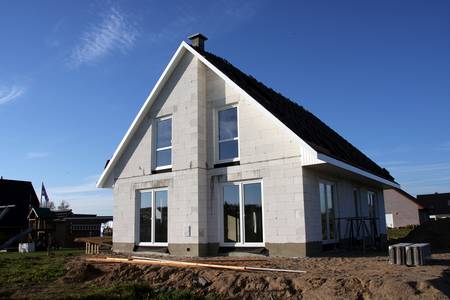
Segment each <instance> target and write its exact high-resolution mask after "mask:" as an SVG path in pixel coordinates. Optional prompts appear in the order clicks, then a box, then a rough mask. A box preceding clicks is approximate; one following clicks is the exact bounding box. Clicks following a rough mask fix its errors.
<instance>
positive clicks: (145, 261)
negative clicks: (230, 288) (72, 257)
mask: <svg viewBox="0 0 450 300" xmlns="http://www.w3.org/2000/svg"><path fill="white" fill-rule="evenodd" d="M86 261H90V262H95V263H128V264H142V265H160V266H171V267H180V268H189V267H191V268H212V269H226V270H234V271H265V272H284V273H306V271H302V270H288V269H275V268H262V267H249V266H230V265H218V264H205V263H198V262H187V261H176V260H166V259H157V258H147V257H133V258H116V257H105V258H86Z"/></svg>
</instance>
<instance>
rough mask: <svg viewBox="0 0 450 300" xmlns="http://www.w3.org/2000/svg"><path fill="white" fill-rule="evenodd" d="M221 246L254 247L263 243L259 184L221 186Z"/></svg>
mask: <svg viewBox="0 0 450 300" xmlns="http://www.w3.org/2000/svg"><path fill="white" fill-rule="evenodd" d="M222 196H223V220H222V224H223V227H222V228H223V244H224V245H227V246H256V245H258V244H262V243H263V215H262V214H263V210H262V193H261V183H260V182H248V183H230V184H226V185H224V186H223V194H222Z"/></svg>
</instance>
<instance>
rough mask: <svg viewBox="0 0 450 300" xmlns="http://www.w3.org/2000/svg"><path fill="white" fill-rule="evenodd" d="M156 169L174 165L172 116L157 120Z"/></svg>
mask: <svg viewBox="0 0 450 300" xmlns="http://www.w3.org/2000/svg"><path fill="white" fill-rule="evenodd" d="M155 133H156V135H155V169H156V170H160V169H168V168H171V167H172V117H164V118H159V119H157V120H156V130H155Z"/></svg>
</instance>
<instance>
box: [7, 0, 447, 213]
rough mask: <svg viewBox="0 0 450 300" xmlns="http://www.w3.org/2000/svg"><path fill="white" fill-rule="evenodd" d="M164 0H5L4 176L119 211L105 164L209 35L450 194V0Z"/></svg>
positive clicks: (358, 140)
mask: <svg viewBox="0 0 450 300" xmlns="http://www.w3.org/2000/svg"><path fill="white" fill-rule="evenodd" d="M161 2H162V1H128V2H125V1H1V2H0V37H1V40H2V47H1V48H0V137H1V141H0V175H2V176H3V177H5V178H12V179H22V180H31V181H32V182H33V184H34V186H35V188H36V190H37V192H38V194H39V193H40V183H41V181H42V180H44V182H45V184H46V187H47V191H48V193H49V195H50V198H51V200H53V201H54V202H56V203H59V202H60V201H61V200H68V201H69V202H70V204H71V206H72V207H73V208H74V209H75V210H76V211H78V212H96V213H100V214H111V213H112V206H113V202H112V195H111V191H109V190H97V189H96V188H95V182H96V180H97V179H98V176H99V175H100V173H101V171H102V169H103V167H104V164H105V161H106V159H108V158H109V157H110V156H111V155H112V153H113V152H114V150H115V148H116V146H117V145H118V143H119V142H120V140H121V138H122V136H123V135H124V133H125V132H126V130H127V129H128V127H129V125H130V124H131V122H132V120H133V118H134V117H135V115H136V113H137V112H138V110H139V108H140V106H141V105H142V104H143V102H144V101H145V99H146V97H147V96H148V93H149V92H150V90H151V89H152V87H153V85H154V84H155V82H156V81H157V79H158V77H159V76H160V74H161V72H162V71H163V69H164V67H165V65H166V64H167V63H168V61H169V59H170V57H171V56H172V55H173V53H174V51H175V50H176V48H177V47H178V45H179V43H180V42H181V41H182V40H183V39H186V37H187V36H188V35H190V34H192V33H195V32H202V33H204V34H205V35H206V36H208V37H209V40H208V41H207V44H206V47H207V49H208V50H210V51H211V52H213V53H215V54H218V55H220V56H223V57H225V58H227V59H228V60H230V61H231V62H232V63H233V64H235V65H236V66H238V67H239V68H241V69H242V70H243V71H245V72H247V73H250V74H252V75H253V76H254V77H256V78H258V79H259V80H260V81H262V82H264V83H266V84H267V85H269V86H271V87H273V88H274V89H275V90H278V91H280V92H281V93H283V94H284V95H286V96H288V97H289V98H291V99H293V100H295V101H297V102H298V103H300V104H301V105H303V106H305V107H306V108H307V109H309V110H310V111H312V112H313V113H314V114H316V115H317V116H318V117H320V118H321V119H322V120H323V121H325V122H326V123H327V124H328V125H330V126H331V127H332V128H334V129H335V130H336V131H337V132H339V133H340V134H341V135H343V136H344V137H345V138H347V139H348V140H349V141H350V142H352V143H353V144H354V145H355V146H357V147H358V148H359V149H361V150H362V151H363V152H365V153H366V154H367V155H368V156H370V157H371V158H372V159H374V160H375V161H376V162H377V163H379V164H380V165H382V166H383V167H386V168H387V169H388V170H389V171H390V172H391V173H392V174H393V176H394V177H395V178H396V179H397V181H398V182H400V184H402V186H403V187H404V189H405V190H406V191H408V192H410V193H412V194H414V195H415V194H420V193H431V192H435V191H436V192H445V191H447V192H450V117H449V113H450V1H292V2H288V1H286V2H280V1H273V2H269V1H254V0H249V1H225V0H223V1H164V3H161Z"/></svg>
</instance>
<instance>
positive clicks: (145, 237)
mask: <svg viewBox="0 0 450 300" xmlns="http://www.w3.org/2000/svg"><path fill="white" fill-rule="evenodd" d="M139 198H140V207H141V208H140V210H139V215H140V216H139V221H140V222H139V232H140V242H142V243H151V241H152V215H153V212H152V203H153V201H152V192H140V197H139Z"/></svg>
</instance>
